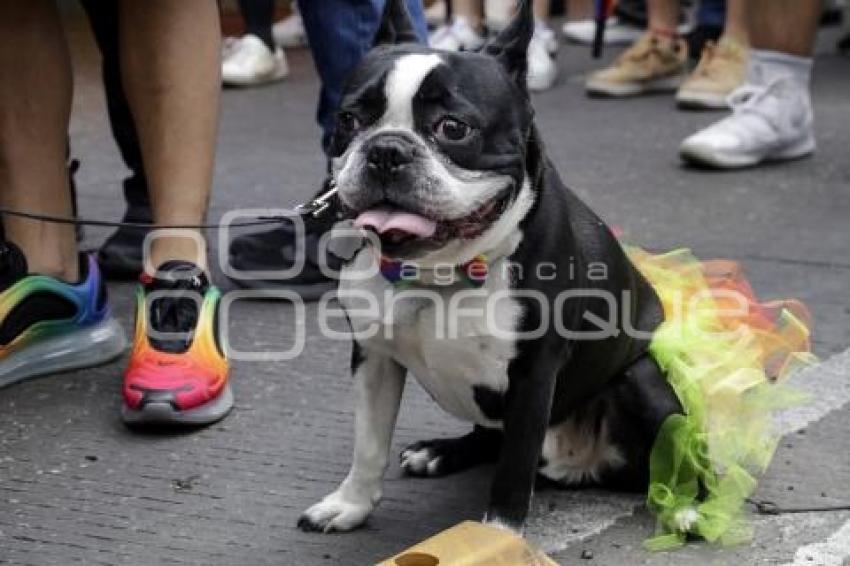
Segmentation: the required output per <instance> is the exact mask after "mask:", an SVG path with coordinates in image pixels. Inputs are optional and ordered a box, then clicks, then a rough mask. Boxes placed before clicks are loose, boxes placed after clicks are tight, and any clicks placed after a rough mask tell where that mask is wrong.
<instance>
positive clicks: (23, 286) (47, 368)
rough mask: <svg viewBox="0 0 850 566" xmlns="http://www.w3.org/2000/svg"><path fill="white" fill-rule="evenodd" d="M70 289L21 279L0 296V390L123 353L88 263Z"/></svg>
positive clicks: (123, 343) (42, 279) (93, 265)
mask: <svg viewBox="0 0 850 566" xmlns="http://www.w3.org/2000/svg"><path fill="white" fill-rule="evenodd" d="M81 266H82V268H83V274H84V276H85V277H84V278H83V281H82V282H81V283H77V284H70V283H65V282H63V281H60V280H58V279H54V278H52V277H48V276H45V275H25V276H23V277H21V279H19V280H18V281H16V282H15V283H14V284H13V285H11V286H10V287H9V288H7V289H6V290H4V291H3V292H2V293H0V387H5V386H7V385H11V384H13V383H17V382H20V381H24V380H26V379H30V378H33V377H39V376H44V375H48V374H52V373H57V372H64V371H70V370H75V369H81V368H86V367H93V366H98V365H101V364H105V363H107V362H110V361H112V360H114V359H115V358H117V357H119V356H120V355H121V354H122V353H123V352H124V351H125V350H126V349H127V339H126V338H125V336H124V331H123V329H122V328H121V327H120V325H119V324H118V322H117V321H116V320H115V319H114V318H112V316H111V314H110V310H109V306H108V305H107V302H106V294H105V290H104V289H103V287H102V281H101V276H100V271H99V270H98V267H97V262H96V261H95V260H94V258H93V257H91V256H88V257H86V258H85V259H84V260H83V262H82V263H81Z"/></svg>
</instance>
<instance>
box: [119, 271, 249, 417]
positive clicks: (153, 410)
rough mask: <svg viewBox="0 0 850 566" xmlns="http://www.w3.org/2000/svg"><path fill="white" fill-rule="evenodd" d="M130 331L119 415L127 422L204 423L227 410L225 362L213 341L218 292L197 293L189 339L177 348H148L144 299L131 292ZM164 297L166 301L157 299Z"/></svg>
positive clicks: (141, 292) (149, 332)
mask: <svg viewBox="0 0 850 566" xmlns="http://www.w3.org/2000/svg"><path fill="white" fill-rule="evenodd" d="M136 298H137V308H136V335H135V339H134V342H133V350H132V355H131V356H130V364H129V366H128V368H127V372H126V374H125V376H124V407H123V410H122V417H123V419H124V422H125V423H127V424H128V425H154V426H156V425H206V424H211V423H214V422H216V421H218V420H220V419H222V418H224V417H225V416H226V415H227V413H229V412H230V410H231V409H232V408H233V393H232V391H231V389H230V385H229V383H228V377H229V364H228V362H227V358H226V357H225V356H224V354H223V353H222V352H221V349H220V348H219V346H218V343H217V341H216V320H215V319H216V310H217V309H218V303H219V301H220V299H221V293H220V292H219V291H218V289H216V288H215V287H210V288H209V289H208V290H206V292H205V293H204V294H203V298H202V300H201V301H200V305H199V310H198V320H197V325H196V326H195V328H194V330H193V331H192V332H191V343H190V344H189V346H188V349H186V350H185V351H183V352H177V353H175V352H167V351H163V350H160V349H157V348H156V347H154V345H153V344H152V341H151V338H150V337H151V336H153V335H155V333H153V332H152V330H151V326H150V323H149V317H148V308H149V306H150V305H149V304H148V298H147V293H146V292H145V289H144V288H143V287H141V288H140V289H139V291H138V293H137V295H136ZM159 300H167V299H159Z"/></svg>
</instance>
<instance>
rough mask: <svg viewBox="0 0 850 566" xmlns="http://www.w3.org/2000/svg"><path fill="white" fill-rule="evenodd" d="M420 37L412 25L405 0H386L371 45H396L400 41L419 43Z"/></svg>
mask: <svg viewBox="0 0 850 566" xmlns="http://www.w3.org/2000/svg"><path fill="white" fill-rule="evenodd" d="M419 42H420V39H419V36H418V35H417V33H416V28H414V27H413V22H412V21H411V19H410V13H409V12H408V11H407V6H406V5H405V0H387V2H386V5H385V6H384V15H383V17H382V18H381V26H380V27H379V28H378V33H377V35H375V40H374V42H373V45H374V46H375V47H378V46H379V45H398V44H400V43H419Z"/></svg>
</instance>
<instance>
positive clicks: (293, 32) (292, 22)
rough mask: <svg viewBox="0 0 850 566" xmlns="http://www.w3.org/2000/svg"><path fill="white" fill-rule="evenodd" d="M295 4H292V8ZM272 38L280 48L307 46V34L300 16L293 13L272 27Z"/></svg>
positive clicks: (295, 12)
mask: <svg viewBox="0 0 850 566" xmlns="http://www.w3.org/2000/svg"><path fill="white" fill-rule="evenodd" d="M294 6H295V4H293V7H294ZM272 37H274V42H275V43H277V44H278V45H279V46H280V47H290V48H291V47H304V46H306V45H307V32H306V31H305V30H304V20H302V19H301V14H299V13H298V12H297V11H293V12H292V14H290V15H289V16H288V17H286V18H284V19H282V20H280V21H279V22H277V23H276V24H275V25H273V26H272Z"/></svg>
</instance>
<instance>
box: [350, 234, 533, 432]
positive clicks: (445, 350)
mask: <svg viewBox="0 0 850 566" xmlns="http://www.w3.org/2000/svg"><path fill="white" fill-rule="evenodd" d="M504 261H505V260H499V261H496V262H494V263H493V264H491V265H490V266H489V275H488V277H487V280H486V282H485V284H484V285H483V287H481V288H480V289H473V288H471V287H469V286H467V285H465V284H464V283H463V282H458V283H457V284H454V285H451V286H437V285H429V286H426V287H417V286H413V287H409V288H404V287H399V286H396V285H393V284H392V283H390V282H388V281H387V280H386V279H385V278H384V277H383V276H382V275H380V274H378V275H375V276H374V277H371V278H368V279H366V280H362V281H355V280H353V278H350V277H347V276H346V273H345V272H343V278H342V282H341V285H340V301H341V303H342V304H343V306H344V307H345V309H346V312H347V314H348V317H349V320H350V321H351V326H352V329H353V331H354V332H355V334H356V335H361V336H362V334H363V333H367V332H368V333H369V334H370V336H369V337H365V338H363V337H361V338H358V339H357V341H358V342H359V344H360V345H361V347H363V348H364V354H365V355H366V356H368V355H369V353H370V352H375V353H378V354H381V355H386V356H390V357H392V358H393V359H395V360H396V361H397V362H398V363H400V364H401V365H402V366H404V367H406V368H407V369H408V370H409V371H410V373H412V374H413V375H414V376H415V377H416V379H417V380H418V381H419V383H420V384H421V385H422V387H423V388H424V389H425V390H426V391H427V392H428V393H429V394H430V395H431V396H432V397H433V398H434V400H435V401H436V402H437V403H438V404H439V405H440V407H442V408H443V410H445V411H446V412H448V413H449V414H451V415H454V416H455V417H457V418H460V419H463V420H467V421H472V422H474V423H477V424H480V425H483V426H489V427H499V426H501V424H500V422H499V421H496V420H492V419H490V418H488V417H487V416H486V415H485V414H484V413H483V412H482V411H481V408H480V406H479V405H478V403H477V402H476V401H475V387H476V386H480V387H484V388H486V389H487V390H489V391H492V392H496V393H500V394H501V393H504V392H505V391H507V388H508V376H507V369H508V363H509V362H510V360H511V359H512V358H513V357H514V356H515V353H516V349H515V340H514V337H513V332H514V330H515V328H516V325H517V322H518V321H519V318H520V315H521V312H520V311H521V307H520V306H519V304H518V303H517V302H516V301H515V300H514V299H513V298H511V297H510V273H509V272H508V270H507V269H505V266H504ZM372 262H374V256H373V252H372V250H371V249H370V248H366V249H364V250H363V251H361V252H360V253H359V254H358V256H357V257H356V258H355V259H354V260H353V262H352V264H351V266H350V267H349V268H347V269H349V270H357V271H358V272H360V273H364V272H365V271H366V270H367V269H368V268H369V266H370V265H371V263H372ZM366 296H368V297H374V298H375V300H371V299H370V300H369V301H368V302H370V303H371V304H370V305H369V306H368V307H367V306H366V305H367V301H366V300H364V297H366Z"/></svg>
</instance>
